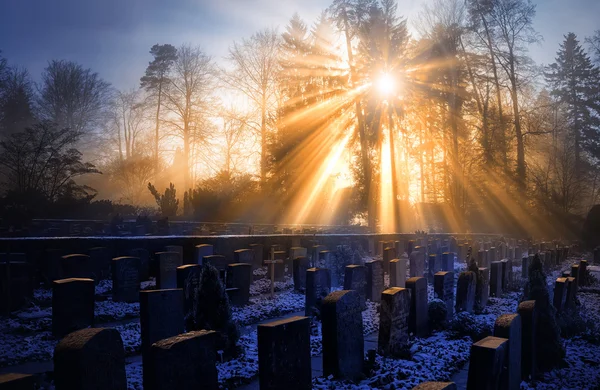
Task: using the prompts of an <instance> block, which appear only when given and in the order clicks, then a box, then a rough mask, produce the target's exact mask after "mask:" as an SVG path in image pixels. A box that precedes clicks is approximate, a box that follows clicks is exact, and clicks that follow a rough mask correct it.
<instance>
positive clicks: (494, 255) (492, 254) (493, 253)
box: [487, 246, 501, 263]
mask: <svg viewBox="0 0 600 390" xmlns="http://www.w3.org/2000/svg"><path fill="white" fill-rule="evenodd" d="M487 257H488V261H489V262H490V263H493V262H494V261H499V260H501V259H500V258H499V257H498V251H497V249H496V247H494V246H492V247H490V249H488V255H487Z"/></svg>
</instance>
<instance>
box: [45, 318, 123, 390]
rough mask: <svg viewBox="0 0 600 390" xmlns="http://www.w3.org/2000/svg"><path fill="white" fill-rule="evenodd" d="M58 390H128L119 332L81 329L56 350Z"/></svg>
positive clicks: (55, 361) (101, 329)
mask: <svg viewBox="0 0 600 390" xmlns="http://www.w3.org/2000/svg"><path fill="white" fill-rule="evenodd" d="M54 384H55V386H56V390H72V389H77V390H96V389H105V390H126V389H127V378H126V376H125V350H124V349H123V340H121V335H120V334H119V332H118V331H117V330H116V329H107V328H90V329H81V330H78V331H75V332H72V333H69V334H68V335H66V336H65V337H64V338H63V339H62V340H61V341H60V342H59V343H58V345H57V346H56V348H55V349H54Z"/></svg>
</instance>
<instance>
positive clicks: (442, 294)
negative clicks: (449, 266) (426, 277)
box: [433, 271, 460, 321]
mask: <svg viewBox="0 0 600 390" xmlns="http://www.w3.org/2000/svg"><path fill="white" fill-rule="evenodd" d="M459 280H460V279H459ZM433 291H434V293H435V295H436V296H437V298H438V299H441V300H442V301H444V303H446V310H447V315H446V320H447V321H450V320H452V317H453V316H454V272H446V271H441V272H438V273H436V274H435V275H434V276H433Z"/></svg>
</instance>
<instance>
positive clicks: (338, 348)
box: [321, 290, 364, 380]
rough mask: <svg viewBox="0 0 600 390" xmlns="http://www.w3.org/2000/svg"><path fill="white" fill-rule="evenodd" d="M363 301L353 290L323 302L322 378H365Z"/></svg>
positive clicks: (330, 296)
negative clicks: (361, 306) (363, 372)
mask: <svg viewBox="0 0 600 390" xmlns="http://www.w3.org/2000/svg"><path fill="white" fill-rule="evenodd" d="M359 301H360V298H359V296H358V293H357V292H356V291H353V290H341V291H335V292H333V293H331V294H329V295H328V296H327V297H326V298H325V299H324V300H323V311H322V317H321V318H322V322H323V325H322V333H323V374H324V375H325V376H326V377H327V376H329V375H333V377H335V378H341V379H347V380H356V379H359V378H360V377H361V376H362V375H363V374H362V368H363V360H364V337H363V323H362V313H361V310H360V302H359Z"/></svg>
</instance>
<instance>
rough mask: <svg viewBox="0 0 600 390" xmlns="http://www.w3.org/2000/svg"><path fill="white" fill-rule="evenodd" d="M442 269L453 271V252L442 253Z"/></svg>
mask: <svg viewBox="0 0 600 390" xmlns="http://www.w3.org/2000/svg"><path fill="white" fill-rule="evenodd" d="M442 271H450V272H454V252H444V253H442Z"/></svg>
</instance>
